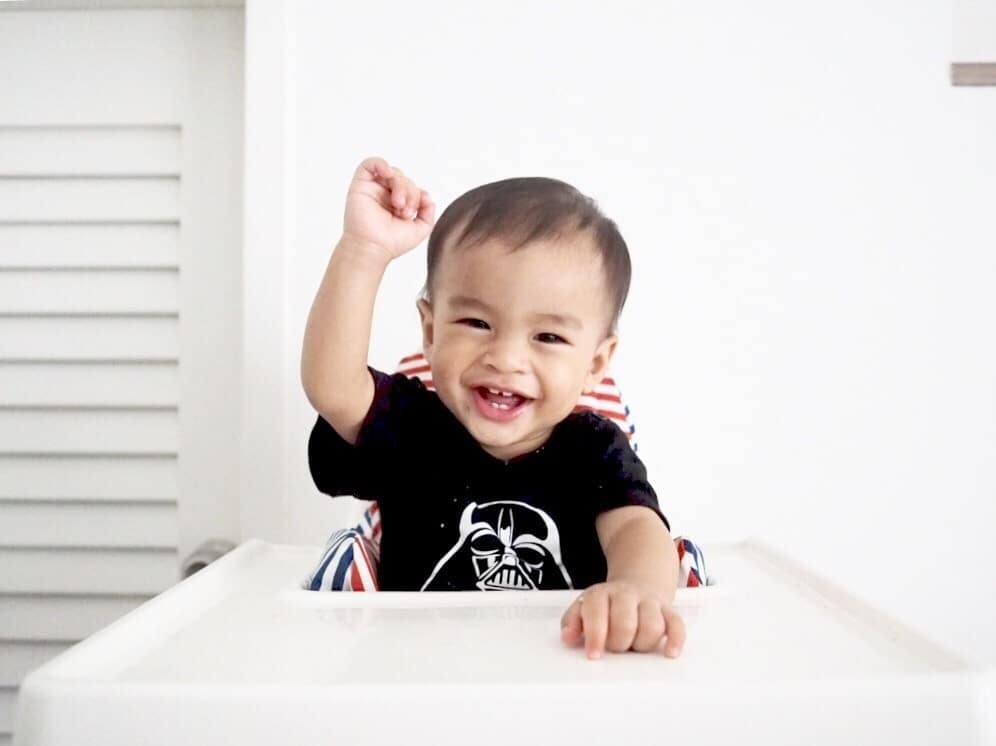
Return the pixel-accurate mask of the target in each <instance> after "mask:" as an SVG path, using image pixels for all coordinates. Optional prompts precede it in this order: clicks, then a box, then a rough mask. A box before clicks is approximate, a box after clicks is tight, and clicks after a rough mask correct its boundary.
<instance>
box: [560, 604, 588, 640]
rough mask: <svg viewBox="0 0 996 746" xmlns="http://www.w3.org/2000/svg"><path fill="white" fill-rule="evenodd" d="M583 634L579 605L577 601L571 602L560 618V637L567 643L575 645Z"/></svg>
mask: <svg viewBox="0 0 996 746" xmlns="http://www.w3.org/2000/svg"><path fill="white" fill-rule="evenodd" d="M583 636H584V629H583V628H582V626H581V607H580V604H578V603H572V604H571V605H570V606H568V607H567V611H565V612H564V615H563V616H562V617H561V618H560V639H561V640H563V641H564V642H565V643H566V644H568V645H577V644H578V643H579V642H581V639H582V638H583Z"/></svg>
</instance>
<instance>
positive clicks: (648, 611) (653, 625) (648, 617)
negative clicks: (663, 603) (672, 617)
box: [633, 600, 664, 653]
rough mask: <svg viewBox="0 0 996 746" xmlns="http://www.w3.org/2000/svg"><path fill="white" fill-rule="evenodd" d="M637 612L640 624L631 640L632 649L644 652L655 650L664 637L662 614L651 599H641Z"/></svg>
mask: <svg viewBox="0 0 996 746" xmlns="http://www.w3.org/2000/svg"><path fill="white" fill-rule="evenodd" d="M637 614H638V616H639V619H640V626H639V629H638V630H637V632H636V637H635V638H634V640H633V650H636V651H638V652H641V653H646V652H649V651H651V650H656V649H657V647H658V646H659V645H660V643H661V638H662V637H664V614H663V613H662V612H661V609H660V606H659V605H658V604H656V603H654V602H653V601H646V600H645V601H641V602H640V606H639V609H638V610H637Z"/></svg>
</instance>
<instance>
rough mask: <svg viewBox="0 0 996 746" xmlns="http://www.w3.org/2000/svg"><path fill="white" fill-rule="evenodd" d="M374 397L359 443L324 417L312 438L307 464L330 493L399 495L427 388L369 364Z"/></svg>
mask: <svg viewBox="0 0 996 746" xmlns="http://www.w3.org/2000/svg"><path fill="white" fill-rule="evenodd" d="M369 370H370V375H371V376H372V377H373V380H374V397H373V401H372V402H371V404H370V409H369V410H367V414H366V416H365V417H364V418H363V422H362V423H361V425H360V430H359V434H358V435H357V438H356V444H355V445H353V444H350V443H348V442H346V441H345V440H344V439H343V438H342V436H340V435H339V433H337V432H336V431H335V429H334V428H333V427H332V426H331V425H330V424H329V423H328V422H327V421H326V420H325V419H324V418H323V417H322V416H321V415H319V416H318V420H317V421H316V422H315V425H314V427H313V428H312V430H311V436H310V438H309V439H308V467H309V469H310V470H311V477H312V479H313V480H314V482H315V486H316V487H318V489H319V490H320V491H322V492H324V493H325V494H327V495H353V496H355V497H357V498H359V499H361V500H384V499H385V498H387V499H389V498H390V497H391V496H393V495H394V494H397V492H398V490H399V488H400V487H401V481H402V480H401V477H402V475H403V474H404V473H405V469H406V468H407V467H408V466H409V465H410V462H411V458H412V454H411V453H410V449H409V448H408V445H409V444H410V443H411V442H412V435H413V430H414V429H415V428H416V427H418V426H420V425H424V423H419V418H420V414H421V413H422V412H421V411H422V410H423V409H424V408H425V405H426V397H427V396H429V393H428V391H427V390H426V388H425V386H424V385H423V384H422V382H421V381H419V380H418V379H412V378H408V377H407V376H405V375H403V374H401V373H396V374H394V375H388V374H386V373H382V372H381V371H379V370H375V369H373V368H370V369H369Z"/></svg>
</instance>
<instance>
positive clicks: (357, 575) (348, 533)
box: [302, 521, 380, 591]
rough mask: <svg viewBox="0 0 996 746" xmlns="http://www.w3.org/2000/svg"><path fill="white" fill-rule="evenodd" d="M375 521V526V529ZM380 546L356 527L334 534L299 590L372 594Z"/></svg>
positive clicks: (375, 583)
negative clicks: (365, 592) (370, 592)
mask: <svg viewBox="0 0 996 746" xmlns="http://www.w3.org/2000/svg"><path fill="white" fill-rule="evenodd" d="M379 525H380V524H379V521H378V527H379ZM379 561H380V544H379V543H377V542H376V541H374V540H373V539H371V538H370V537H368V536H364V535H363V534H362V533H360V531H359V529H358V528H344V529H339V530H338V531H334V532H333V533H332V535H331V536H330V537H329V540H328V541H327V542H326V544H325V548H324V549H323V550H322V558H321V560H320V561H319V562H318V565H317V567H315V570H314V572H312V573H311V575H309V576H308V577H307V578H305V580H304V583H302V587H303V588H304V589H305V590H309V591H376V590H378V589H379V587H380V586H379V584H378V581H377V563H378V562H379Z"/></svg>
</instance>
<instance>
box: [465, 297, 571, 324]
mask: <svg viewBox="0 0 996 746" xmlns="http://www.w3.org/2000/svg"><path fill="white" fill-rule="evenodd" d="M450 304H451V305H452V306H454V307H456V308H461V309H462V308H469V309H479V310H481V311H484V312H485V313H488V314H493V313H494V312H495V311H494V309H493V308H492V307H491V306H489V305H488V304H487V303H485V302H484V301H481V300H478V299H477V298H471V297H470V296H469V295H454V296H453V297H452V298H450ZM533 318H534V319H537V320H539V321H549V322H552V323H554V324H557V325H559V326H563V327H568V328H570V329H581V328H583V326H584V325H583V324H582V323H581V320H580V319H579V318H577V317H576V316H568V315H564V314H560V313H535V314H533Z"/></svg>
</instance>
